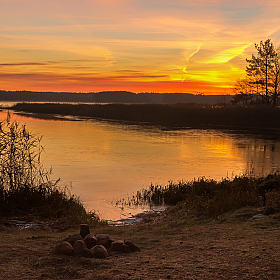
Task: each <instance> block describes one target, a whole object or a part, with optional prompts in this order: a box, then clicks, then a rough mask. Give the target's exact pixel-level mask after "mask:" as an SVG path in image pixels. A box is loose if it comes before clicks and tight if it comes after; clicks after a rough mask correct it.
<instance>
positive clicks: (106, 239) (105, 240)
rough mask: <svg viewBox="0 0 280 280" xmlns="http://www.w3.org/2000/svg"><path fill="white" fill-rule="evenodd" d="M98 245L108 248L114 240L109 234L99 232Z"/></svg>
mask: <svg viewBox="0 0 280 280" xmlns="http://www.w3.org/2000/svg"><path fill="white" fill-rule="evenodd" d="M96 239H97V245H103V246H104V247H105V248H106V249H109V248H111V244H112V242H114V240H112V239H111V238H110V236H109V235H108V234H97V235H96Z"/></svg>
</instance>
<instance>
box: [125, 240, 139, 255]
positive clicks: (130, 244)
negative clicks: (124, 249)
mask: <svg viewBox="0 0 280 280" xmlns="http://www.w3.org/2000/svg"><path fill="white" fill-rule="evenodd" d="M124 244H125V245H127V246H128V247H129V251H130V252H131V253H133V252H140V248H139V247H137V246H136V245H134V244H133V243H132V242H130V241H125V242H124Z"/></svg>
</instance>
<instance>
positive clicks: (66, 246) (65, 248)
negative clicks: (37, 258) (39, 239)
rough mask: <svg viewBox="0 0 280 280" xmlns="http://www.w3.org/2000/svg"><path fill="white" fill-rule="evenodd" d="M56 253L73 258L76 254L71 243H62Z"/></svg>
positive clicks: (56, 248) (57, 247)
mask: <svg viewBox="0 0 280 280" xmlns="http://www.w3.org/2000/svg"><path fill="white" fill-rule="evenodd" d="M55 252H56V253H57V254H62V255H67V256H72V255H73V254H74V249H73V246H72V245H71V244H70V243H69V242H67V241H62V242H61V243H59V244H58V245H57V246H56V247H55Z"/></svg>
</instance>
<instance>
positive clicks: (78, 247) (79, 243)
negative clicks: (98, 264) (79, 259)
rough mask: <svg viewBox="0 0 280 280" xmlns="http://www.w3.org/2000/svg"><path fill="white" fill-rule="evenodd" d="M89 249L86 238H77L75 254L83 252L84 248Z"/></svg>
mask: <svg viewBox="0 0 280 280" xmlns="http://www.w3.org/2000/svg"><path fill="white" fill-rule="evenodd" d="M86 249H87V245H86V243H85V241H84V240H77V241H76V242H75V244H74V255H76V256H77V255H80V254H82V253H83V250H86Z"/></svg>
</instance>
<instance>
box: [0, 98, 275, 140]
mask: <svg viewBox="0 0 280 280" xmlns="http://www.w3.org/2000/svg"><path fill="white" fill-rule="evenodd" d="M0 109H2V110H12V111H14V112H15V113H17V114H22V115H26V116H28V115H30V116H34V117H35V118H42V119H54V120H61V121H63V120H71V121H82V120H89V119H94V120H98V121H105V122H110V123H120V124H126V125H140V126H147V127H151V126H155V127H158V128H160V129H167V130H181V129H213V130H220V131H225V132H230V133H232V132H233V133H237V134H252V135H261V136H264V137H269V138H270V137H272V138H273V139H279V138H280V123H279V122H278V119H280V108H273V107H264V106H259V107H247V108H246V107H213V106H209V105H207V106H206V107H203V105H195V104H65V103H63V104H60V103H33V102H32V103H17V104H16V105H15V106H12V107H2V108H0Z"/></svg>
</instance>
